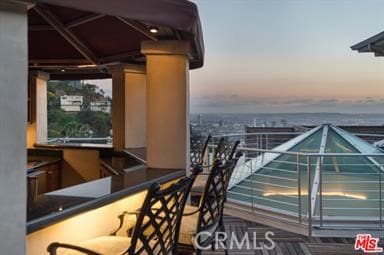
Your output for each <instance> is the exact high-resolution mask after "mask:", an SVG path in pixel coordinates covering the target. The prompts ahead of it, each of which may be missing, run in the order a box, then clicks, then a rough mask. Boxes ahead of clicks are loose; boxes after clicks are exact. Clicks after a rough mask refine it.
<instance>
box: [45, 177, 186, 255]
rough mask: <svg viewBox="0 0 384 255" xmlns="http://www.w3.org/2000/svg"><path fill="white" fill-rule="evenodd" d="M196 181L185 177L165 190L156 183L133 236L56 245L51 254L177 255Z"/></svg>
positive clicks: (106, 237)
mask: <svg viewBox="0 0 384 255" xmlns="http://www.w3.org/2000/svg"><path fill="white" fill-rule="evenodd" d="M191 182H192V179H191V178H189V177H185V178H183V179H181V180H180V181H178V182H177V183H175V184H172V185H171V186H170V187H168V188H165V189H161V188H160V185H159V184H153V185H151V187H150V188H149V189H148V193H147V195H146V198H145V200H144V203H143V207H142V208H141V211H140V213H139V215H138V218H137V221H136V225H135V227H134V230H133V234H132V237H125V236H113V235H110V236H103V237H98V238H94V239H91V240H87V241H85V242H81V243H78V244H65V243H52V244H50V245H49V246H48V249H47V250H48V252H49V253H50V255H56V254H57V255H64V254H65V255H72V254H73V255H75V254H76V255H77V254H88V255H105V254H108V255H115V254H116V255H122V254H127V255H145V254H148V255H173V254H176V245H177V243H178V238H179V229H180V222H181V217H182V213H183V210H184V206H185V202H186V200H187V197H188V193H189V190H190V188H191Z"/></svg>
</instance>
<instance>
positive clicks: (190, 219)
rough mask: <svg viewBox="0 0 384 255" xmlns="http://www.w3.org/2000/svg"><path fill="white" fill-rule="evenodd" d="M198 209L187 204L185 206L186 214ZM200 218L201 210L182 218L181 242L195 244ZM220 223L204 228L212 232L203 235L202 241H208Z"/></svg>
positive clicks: (207, 231) (206, 231)
mask: <svg viewBox="0 0 384 255" xmlns="http://www.w3.org/2000/svg"><path fill="white" fill-rule="evenodd" d="M197 210H198V207H196V206H191V205H186V206H185V208H184V214H188V213H193V212H196V211H197ZM198 220H199V212H196V213H194V214H191V215H186V216H183V218H182V220H181V226H180V232H179V243H180V244H182V245H188V246H194V242H195V237H196V235H197V224H198ZM218 227H219V225H218V224H214V225H212V226H211V227H209V228H208V229H206V230H204V232H205V233H210V234H208V235H201V236H200V242H204V241H206V240H207V239H208V238H209V237H211V236H212V235H213V234H214V233H215V231H216V230H217V228H218Z"/></svg>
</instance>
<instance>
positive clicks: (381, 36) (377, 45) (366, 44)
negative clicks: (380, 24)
mask: <svg viewBox="0 0 384 255" xmlns="http://www.w3.org/2000/svg"><path fill="white" fill-rule="evenodd" d="M351 49H352V50H356V51H358V52H372V53H374V54H375V56H376V57H382V56H384V31H383V32H381V33H378V34H377V35H374V36H372V37H370V38H368V39H366V40H364V41H362V42H359V43H357V44H355V45H353V46H351Z"/></svg>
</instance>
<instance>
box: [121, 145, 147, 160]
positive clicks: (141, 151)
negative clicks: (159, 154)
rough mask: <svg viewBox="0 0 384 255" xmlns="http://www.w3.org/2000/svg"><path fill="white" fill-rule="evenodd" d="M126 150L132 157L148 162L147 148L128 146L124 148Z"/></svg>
mask: <svg viewBox="0 0 384 255" xmlns="http://www.w3.org/2000/svg"><path fill="white" fill-rule="evenodd" d="M124 152H126V153H128V154H129V155H131V156H132V157H134V158H136V159H137V160H139V161H140V162H141V163H143V164H146V163H147V148H146V147H141V148H127V149H125V150H124Z"/></svg>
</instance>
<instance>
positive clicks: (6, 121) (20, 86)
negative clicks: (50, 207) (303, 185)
mask: <svg viewBox="0 0 384 255" xmlns="http://www.w3.org/2000/svg"><path fill="white" fill-rule="evenodd" d="M27 34H28V33H27V6H25V5H24V4H19V3H11V2H8V1H0V141H1V142H0V247H1V252H0V253H1V254H7V255H20V254H25V228H26V223H25V219H26V215H25V214H26V204H27V202H26V176H25V175H26V172H25V167H26V166H25V163H26V161H27V159H26V149H25V140H26V139H25V138H26V127H27V84H28V83H27V82H28V81H27V80H28V47H27Z"/></svg>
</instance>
